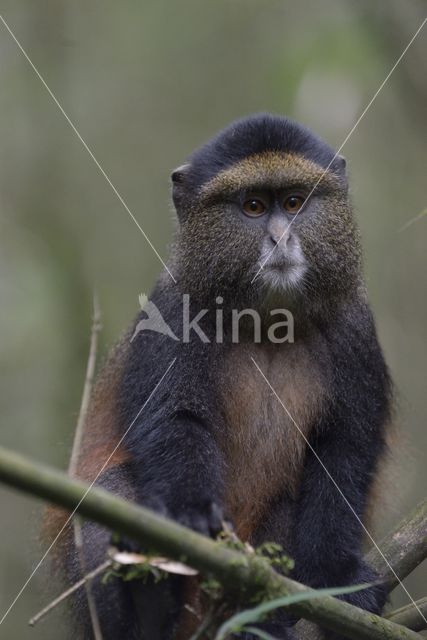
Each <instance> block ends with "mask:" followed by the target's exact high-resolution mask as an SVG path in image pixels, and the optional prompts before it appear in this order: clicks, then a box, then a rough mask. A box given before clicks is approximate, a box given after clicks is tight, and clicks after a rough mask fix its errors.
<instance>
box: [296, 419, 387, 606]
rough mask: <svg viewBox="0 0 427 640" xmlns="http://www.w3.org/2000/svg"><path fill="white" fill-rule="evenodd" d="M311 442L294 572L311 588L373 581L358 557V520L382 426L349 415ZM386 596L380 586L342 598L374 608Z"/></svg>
mask: <svg viewBox="0 0 427 640" xmlns="http://www.w3.org/2000/svg"><path fill="white" fill-rule="evenodd" d="M313 446H314V449H315V451H316V453H317V456H318V458H317V457H316V456H315V455H314V454H313V452H312V451H310V452H308V459H307V463H306V468H305V473H304V478H303V481H302V486H301V491H300V494H299V498H298V501H297V505H296V519H295V530H294V535H293V541H294V545H293V546H294V549H293V555H294V558H295V574H296V577H297V579H298V580H301V582H304V583H306V584H309V585H310V586H312V587H315V588H319V587H326V586H341V585H349V584H359V583H364V582H372V581H373V580H375V579H376V578H377V576H376V575H375V573H374V572H373V570H372V569H371V568H370V567H368V566H367V565H366V564H365V563H364V561H363V559H362V543H363V538H364V533H365V532H364V527H363V524H362V522H363V519H364V514H365V509H366V506H367V496H368V492H369V488H370V486H371V482H372V479H373V477H374V474H375V471H376V465H377V460H378V458H379V456H380V454H381V452H382V450H383V442H382V436H381V432H380V427H379V426H378V427H377V428H375V427H374V426H372V425H369V424H361V423H358V422H357V420H354V418H352V417H350V418H348V419H347V421H346V422H345V423H344V424H343V423H342V424H341V425H340V426H339V427H338V425H336V426H332V427H331V426H330V427H329V429H328V430H327V431H326V433H323V435H321V436H320V437H318V439H317V442H315V443H313ZM319 459H320V460H321V462H319ZM325 469H327V471H326V470H325ZM385 598H386V592H385V589H383V588H382V586H374V587H371V588H369V589H366V590H364V591H360V592H358V593H355V594H350V595H349V596H346V597H345V599H346V600H347V601H350V602H351V603H352V604H355V605H356V606H359V607H361V608H363V609H367V610H369V611H372V612H375V613H379V612H380V611H381V609H382V607H383V605H384V603H385Z"/></svg>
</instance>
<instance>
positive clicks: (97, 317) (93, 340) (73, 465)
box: [68, 292, 102, 477]
mask: <svg viewBox="0 0 427 640" xmlns="http://www.w3.org/2000/svg"><path fill="white" fill-rule="evenodd" d="M101 329H102V325H101V309H100V306H99V300H98V296H97V294H96V292H95V293H94V294H93V316H92V331H91V336H90V349H89V357H88V361H87V366H86V376H85V384H84V387H83V394H82V400H81V403H80V411H79V417H78V420H77V426H76V431H75V434H74V442H73V448H72V451H71V457H70V464H69V466H68V473H69V474H70V476H73V477H74V476H75V474H76V472H77V466H78V460H79V454H80V449H81V444H82V439H83V434H84V428H85V424H86V418H87V412H88V409H89V401H90V398H91V395H92V387H93V380H94V377H95V368H96V354H97V351H98V336H99V332H100V331H101Z"/></svg>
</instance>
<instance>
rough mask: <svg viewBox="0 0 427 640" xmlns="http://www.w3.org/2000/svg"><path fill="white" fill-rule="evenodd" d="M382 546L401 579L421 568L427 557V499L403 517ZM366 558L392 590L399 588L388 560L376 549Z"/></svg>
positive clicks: (380, 545) (380, 544) (382, 542)
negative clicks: (387, 564) (385, 563)
mask: <svg viewBox="0 0 427 640" xmlns="http://www.w3.org/2000/svg"><path fill="white" fill-rule="evenodd" d="M378 546H379V547H380V548H381V551H382V552H383V553H384V555H385V557H386V558H387V560H388V561H389V562H390V564H391V566H392V567H393V569H394V570H395V572H396V574H397V575H398V576H399V578H400V580H403V579H404V578H406V576H408V575H409V574H410V573H411V572H412V571H413V570H414V569H415V568H416V567H418V565H419V564H421V562H422V561H423V560H425V558H426V557H427V499H425V500H422V501H421V502H420V503H419V504H418V505H417V506H416V507H415V509H414V510H413V511H412V512H411V513H410V514H409V515H408V516H406V517H405V518H404V519H403V520H401V522H399V523H398V524H397V525H396V527H395V528H394V530H393V531H392V532H391V533H390V534H388V535H387V536H386V537H385V538H384V539H383V540H382V541H381V542H380V543H379V545H378ZM366 560H367V562H368V563H369V564H370V565H371V566H372V567H373V568H374V569H375V570H376V571H377V572H378V573H379V575H380V576H381V577H382V578H383V579H384V580H385V581H386V582H387V585H388V588H389V591H392V590H393V589H394V588H395V587H397V585H398V584H399V583H398V580H397V578H396V576H395V575H393V573H392V572H391V571H390V569H389V568H388V567H386V566H384V560H383V558H382V557H381V556H380V554H379V553H378V551H377V550H376V549H371V551H370V552H369V553H368V554H367V556H366Z"/></svg>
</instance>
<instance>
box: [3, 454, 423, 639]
mask: <svg viewBox="0 0 427 640" xmlns="http://www.w3.org/2000/svg"><path fill="white" fill-rule="evenodd" d="M0 480H1V481H3V482H4V483H6V484H8V485H10V486H12V487H15V488H17V489H20V490H22V491H24V492H26V493H29V494H31V495H33V496H38V497H40V498H44V499H46V500H49V501H51V502H54V503H56V504H58V505H61V506H63V507H65V508H68V509H74V508H75V507H76V505H77V504H78V503H79V501H80V500H81V499H82V497H83V496H84V494H85V491H86V490H87V485H86V484H84V483H83V482H80V481H77V480H73V479H71V478H69V477H68V476H67V475H66V474H64V473H62V472H60V471H56V470H54V469H52V468H49V467H47V466H45V465H41V464H37V463H34V462H32V461H31V460H29V459H28V458H25V457H23V456H21V455H19V454H16V453H13V452H9V451H7V450H5V449H3V448H0ZM79 513H80V514H81V515H82V516H84V517H86V518H90V519H92V520H94V521H96V522H98V523H99V524H102V525H105V526H107V527H109V528H112V529H113V530H115V531H117V532H119V533H121V534H123V535H128V536H131V537H133V538H134V539H135V540H137V541H139V542H141V543H142V544H145V545H148V546H149V547H150V548H153V549H155V550H156V551H158V552H160V553H163V554H165V555H166V556H168V557H170V558H172V559H176V560H179V561H181V562H185V563H186V564H189V565H191V566H193V567H194V568H195V569H198V570H199V571H200V572H202V573H204V574H207V575H212V576H214V577H215V578H216V579H217V580H218V581H219V582H220V583H221V585H222V586H223V588H224V591H225V592H226V594H227V596H228V597H229V598H230V599H231V600H238V601H239V602H240V603H241V604H250V603H252V602H253V599H254V597H256V598H258V599H260V598H261V597H264V598H268V599H270V600H271V599H273V598H276V597H279V596H283V595H290V594H293V593H300V592H302V591H306V590H307V587H305V586H304V585H302V584H299V583H298V582H295V581H293V580H290V579H289V578H286V577H284V576H281V575H279V574H278V573H276V571H274V569H272V568H271V566H270V565H269V564H268V563H267V562H265V561H264V560H263V559H262V558H260V557H258V556H255V555H250V554H243V553H241V552H238V551H234V550H231V549H229V548H227V547H224V545H222V544H220V543H217V542H214V541H213V540H210V539H209V538H206V537H204V536H202V535H200V534H198V533H195V532H194V531H191V530H189V529H187V528H186V527H183V526H181V525H179V524H177V523H176V522H173V521H171V520H168V519H166V518H163V517H161V516H158V515H156V514H155V513H153V512H151V511H150V510H148V509H145V508H142V507H138V506H136V505H135V504H133V503H131V502H128V501H126V500H123V499H121V498H118V497H116V496H114V495H112V494H110V493H108V492H107V491H104V490H103V489H100V488H96V487H94V488H92V489H91V491H90V492H89V493H88V494H87V495H86V497H85V499H84V500H83V501H82V502H81V504H80V505H79ZM289 610H290V611H291V612H292V613H294V614H296V615H298V616H301V617H303V618H306V619H308V620H312V621H314V622H317V623H319V624H320V625H321V626H323V627H325V628H327V629H330V630H332V631H336V632H337V633H340V634H341V635H344V636H346V637H348V638H351V639H353V640H416V639H417V638H419V636H418V634H416V633H414V632H413V631H410V630H409V629H406V628H405V627H402V626H400V625H396V624H394V623H393V622H391V621H389V620H386V619H385V618H380V617H379V616H375V615H373V614H371V613H367V612H365V611H362V610H361V609H358V608H357V607H353V606H352V605H350V604H347V603H345V602H341V601H340V600H337V599H335V598H332V597H330V596H322V597H319V598H316V599H313V600H308V601H304V602H299V603H297V604H294V605H292V606H290V607H289Z"/></svg>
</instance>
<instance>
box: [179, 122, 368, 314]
mask: <svg viewBox="0 0 427 640" xmlns="http://www.w3.org/2000/svg"><path fill="white" fill-rule="evenodd" d="M282 156H283V159H282ZM272 157H273V158H274V157H276V158H278V163H279V167H280V169H279V178H278V180H279V181H280V180H284V182H285V186H288V184H290V182H289V181H290V180H291V173H292V172H293V173H294V174H295V175H296V174H297V173H298V180H299V181H300V182H301V183H302V186H304V187H305V192H307V193H309V192H310V188H311V186H312V185H314V184H315V183H316V180H317V177H318V176H322V180H321V183H320V184H319V185H318V186H317V185H316V189H315V190H316V194H315V196H314V197H313V198H312V202H311V204H310V208H311V209H312V213H310V214H309V215H303V214H302V215H301V216H299V217H298V220H296V222H295V224H294V225H293V226H292V234H293V235H294V236H295V237H298V241H299V242H300V244H301V246H302V250H303V252H304V256H305V258H306V260H307V264H308V269H307V277H306V278H305V280H304V283H302V284H301V287H300V291H298V296H299V299H300V300H302V299H303V296H302V294H303V293H305V300H304V303H305V306H306V308H308V306H313V305H314V304H318V303H319V301H321V304H322V305H323V304H324V301H325V300H327V299H328V297H329V296H331V297H332V296H335V295H336V293H337V292H338V294H341V292H344V290H348V289H349V287H353V286H354V285H355V284H356V283H357V282H358V279H359V270H360V260H359V259H360V248H359V242H358V234H357V228H356V225H355V222H354V218H353V215H352V210H351V206H350V204H349V202H348V193H347V187H348V185H347V177H346V173H345V161H344V159H343V158H342V157H341V156H337V157H335V152H334V150H333V149H332V148H331V147H330V146H329V145H328V144H326V143H325V142H323V141H322V140H321V139H320V138H318V137H317V136H316V135H315V134H313V133H312V132H311V131H309V130H308V129H306V128H305V127H303V126H302V125H300V124H298V123H296V122H294V121H293V120H290V119H289V118H285V117H279V116H273V115H269V114H261V115H255V116H250V117H248V118H244V119H242V120H238V121H236V122H234V123H232V124H231V125H230V126H228V127H227V128H226V129H224V130H223V131H221V132H220V133H219V134H218V135H217V136H215V137H214V138H213V139H212V140H210V141H209V142H207V144H205V145H204V146H203V147H201V148H200V149H199V150H197V151H195V152H194V153H193V154H192V155H191V156H190V157H189V160H188V162H187V163H186V164H185V165H182V166H181V167H179V168H177V169H176V170H175V171H174V172H173V174H172V182H173V199H174V204H175V207H176V210H177V214H178V218H179V220H180V223H181V224H180V227H179V229H178V231H177V237H176V241H175V244H174V248H173V252H172V264H171V266H172V269H174V270H175V271H174V272H176V274H177V277H178V278H179V281H180V287H182V289H183V290H184V292H185V293H190V294H192V295H193V296H197V297H199V298H212V297H213V296H216V295H221V296H223V297H227V296H228V297H229V298H231V299H233V300H234V301H236V300H238V299H240V300H241V301H242V303H245V304H246V305H248V306H249V305H250V304H253V305H254V306H255V305H256V304H257V303H258V302H259V301H260V300H261V299H264V297H265V290H262V286H261V285H262V279H260V280H259V281H258V282H255V284H254V283H253V282H252V280H253V277H254V275H255V273H256V271H257V269H258V264H259V259H260V247H261V242H262V240H263V237H262V233H263V232H262V231H261V230H260V227H257V226H256V225H251V224H247V223H245V221H244V220H242V219H241V216H239V215H236V211H235V209H233V206H235V205H232V204H230V202H228V201H227V197H228V194H227V193H226V186H227V184H226V181H227V179H228V177H229V176H230V172H233V171H234V172H235V173H236V172H237V184H243V182H239V180H240V181H241V180H243V181H244V180H246V182H247V181H249V183H250V186H254V183H253V181H254V180H258V181H259V180H261V181H262V184H266V183H267V184H269V185H270V187H271V181H272V180H273V179H275V178H274V172H275V170H276V169H275V165H274V162H272V160H271V159H272ZM248 159H250V162H252V165H251V166H250V167H249V169H248V167H247V164H245V162H246V161H247V160H248ZM286 167H287V168H286ZM282 171H285V173H284V174H283V175H284V177H282V178H281V177H280V176H281V175H282V174H281V173H280V172H282ZM286 171H288V173H286ZM289 172H290V173H289ZM323 174H324V177H323ZM241 188H242V187H239V188H238V190H240V189H241ZM211 189H213V192H211V191H210V190H211ZM215 189H216V191H215ZM206 193H208V194H212V193H214V194H215V199H213V200H212V201H210V200H209V197H211V196H209V197H206ZM309 200H310V198H309ZM308 286H309V289H308ZM304 288H305V289H304ZM303 289H304V291H303ZM288 294H289V295H290V293H289V291H288ZM257 296H258V298H257Z"/></svg>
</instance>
